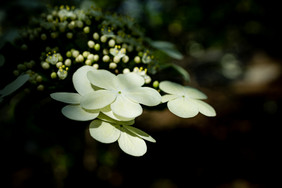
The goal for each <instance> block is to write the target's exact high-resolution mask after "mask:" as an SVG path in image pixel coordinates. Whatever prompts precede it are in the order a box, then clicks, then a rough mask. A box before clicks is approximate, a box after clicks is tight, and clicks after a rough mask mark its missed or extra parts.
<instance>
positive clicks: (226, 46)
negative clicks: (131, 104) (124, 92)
mask: <svg viewBox="0 0 282 188" xmlns="http://www.w3.org/2000/svg"><path fill="white" fill-rule="evenodd" d="M92 2H94V3H95V5H96V6H97V7H99V8H102V10H104V11H109V12H113V13H117V14H122V15H128V16H130V17H133V18H134V19H135V20H136V22H137V23H139V25H140V26H141V27H142V28H143V29H144V31H145V33H146V36H148V37H150V38H152V39H154V40H165V41H169V42H172V43H174V44H175V45H176V46H177V49H178V50H179V51H180V52H181V53H183V55H184V58H183V59H182V60H175V61H174V63H176V64H178V65H180V66H182V67H184V68H185V69H186V70H187V71H188V72H189V73H190V76H191V83H190V85H191V86H193V87H196V88H198V89H200V90H202V91H203V92H204V93H206V94H207V96H208V97H209V98H208V100H207V102H208V103H209V104H211V105H212V106H213V107H214V108H215V109H216V111H217V116H216V117H214V118H208V117H205V116H203V115H201V114H199V115H198V116H196V117H195V118H191V119H181V118H178V117H176V116H174V115H173V114H171V113H170V112H169V111H167V110H161V111H152V110H151V111H145V112H144V114H143V115H142V116H141V117H139V118H137V120H136V126H137V127H139V128H141V129H142V130H144V131H145V132H147V133H149V134H150V135H152V136H153V137H154V138H155V139H156V140H157V143H155V144H152V143H147V145H148V152H147V153H146V154H145V156H143V157H141V158H135V157H131V156H128V155H126V154H124V153H123V152H122V151H121V150H120V149H119V147H118V145H117V144H116V143H115V144H110V145H105V144H101V143H98V142H97V141H95V140H93V139H92V138H91V137H90V135H89V133H88V122H82V123H81V122H74V121H71V120H68V119H66V118H64V117H63V116H62V115H61V112H60V109H61V107H62V106H63V105H62V104H57V102H54V101H52V100H51V99H50V98H48V97H47V98H44V99H42V97H41V96H34V95H31V96H30V97H27V98H25V101H24V102H22V101H21V98H22V96H21V94H18V95H17V97H15V98H13V99H11V100H10V101H9V102H8V103H5V105H1V108H0V116H1V118H0V120H1V121H0V123H1V125H0V148H1V154H0V166H1V171H2V173H1V174H2V175H1V176H0V179H1V181H0V187H13V188H22V187H29V188H30V187H41V188H43V187H56V188H63V187H149V188H179V187H180V188H182V187H192V188H198V187H199V188H202V187H205V188H269V187H279V186H277V185H279V184H281V183H280V176H278V174H279V170H280V168H279V166H280V165H281V159H280V158H278V150H279V148H281V146H280V145H279V144H278V143H279V140H280V139H279V138H280V136H279V132H278V128H279V127H280V126H281V124H282V122H281V115H282V114H281V102H282V95H281V94H282V89H281V81H282V80H281V78H282V77H281V60H282V53H281V44H282V37H281V33H282V27H281V19H280V18H281V13H280V11H281V10H280V9H281V8H280V6H278V3H279V1H272V0H269V1H263V0H256V1H255V0H229V1H223V0H213V1H204V0H179V1H175V0H111V1H110V0H95V1H94V0H93V1H92ZM61 4H69V5H79V4H80V1H74V0H72V1H71V0H64V1H54V0H49V1H47V0H45V1H39V0H29V1H27V0H11V1H6V2H1V7H0V34H1V37H2V40H1V43H0V47H1V48H2V46H3V45H4V43H5V42H6V41H9V40H12V39H13V38H14V37H15V36H16V35H17V28H19V27H21V26H24V25H26V24H27V23H28V19H29V18H30V17H31V16H34V15H37V14H38V13H40V12H41V11H42V10H44V7H45V6H46V5H48V6H49V5H51V6H54V5H61ZM3 58H4V57H3V56H2V55H0V60H1V61H0V66H2V65H1V64H2V63H1V62H2V60H3ZM0 68H1V67H0ZM45 97H46V96H45ZM34 101H36V103H37V105H30V106H28V105H26V104H34V103H35V102H34ZM38 101H39V102H38ZM277 171H278V172H277Z"/></svg>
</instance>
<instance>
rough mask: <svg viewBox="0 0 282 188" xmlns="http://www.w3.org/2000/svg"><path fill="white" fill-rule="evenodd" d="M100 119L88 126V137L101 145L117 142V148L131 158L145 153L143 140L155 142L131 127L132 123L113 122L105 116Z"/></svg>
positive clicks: (145, 148)
mask: <svg viewBox="0 0 282 188" xmlns="http://www.w3.org/2000/svg"><path fill="white" fill-rule="evenodd" d="M99 118H100V119H96V120H93V121H92V122H91V123H90V126H89V132H90V135H91V136H92V137H93V138H94V139H95V140H97V141H99V142H102V143H107V144H108V143H113V142H115V141H118V145H119V147H120V148H121V149H122V150H123V151H124V152H125V153H127V154H129V155H132V156H142V155H144V154H145V153H146V151H147V146H146V143H145V141H144V140H147V141H150V142H156V140H155V139H154V138H152V137H151V136H150V135H148V134H147V133H145V132H143V131H141V130H140V129H137V128H135V127H133V126H131V125H132V124H133V123H134V120H132V121H124V122H122V121H115V120H112V119H110V118H108V117H106V116H103V115H102V116H99Z"/></svg>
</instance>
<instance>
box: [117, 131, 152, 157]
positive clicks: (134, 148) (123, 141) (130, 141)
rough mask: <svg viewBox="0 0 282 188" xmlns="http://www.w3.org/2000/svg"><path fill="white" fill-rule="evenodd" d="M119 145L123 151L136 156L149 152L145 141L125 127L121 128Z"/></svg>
mask: <svg viewBox="0 0 282 188" xmlns="http://www.w3.org/2000/svg"><path fill="white" fill-rule="evenodd" d="M118 145H119V147H120V148H121V149H122V151H124V152H125V153H127V154H129V155H132V156H136V157H138V156H142V155H144V154H145V153H146V152H147V145H146V143H145V141H144V140H143V139H141V138H139V137H138V136H136V135H134V134H133V133H132V132H130V131H128V130H127V129H124V128H121V134H120V137H119V139H118Z"/></svg>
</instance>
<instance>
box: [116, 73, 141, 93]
mask: <svg viewBox="0 0 282 188" xmlns="http://www.w3.org/2000/svg"><path fill="white" fill-rule="evenodd" d="M116 82H117V83H116V84H117V86H118V88H119V89H121V90H126V89H131V88H135V87H141V86H142V85H144V83H145V80H144V78H143V77H142V76H140V75H139V74H136V73H134V72H131V73H127V74H119V75H117V79H116Z"/></svg>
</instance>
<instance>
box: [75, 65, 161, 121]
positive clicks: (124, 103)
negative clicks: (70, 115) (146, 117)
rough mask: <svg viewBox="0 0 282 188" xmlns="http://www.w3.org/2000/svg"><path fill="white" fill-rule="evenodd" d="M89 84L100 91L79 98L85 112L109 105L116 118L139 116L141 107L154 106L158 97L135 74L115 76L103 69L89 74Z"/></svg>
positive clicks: (159, 96) (141, 78)
mask: <svg viewBox="0 0 282 188" xmlns="http://www.w3.org/2000/svg"><path fill="white" fill-rule="evenodd" d="M87 78H88V80H89V81H90V83H91V84H93V85H94V86H96V87H98V88H100V89H99V90H96V91H92V92H90V93H88V94H86V95H84V96H82V99H81V103H80V105H81V106H82V107H83V108H84V109H87V110H98V109H102V108H104V107H106V106H108V105H110V109H111V111H112V112H113V114H114V115H115V116H116V117H119V118H125V119H127V120H130V119H134V118H136V117H137V116H139V115H141V114H142V111H143V110H142V107H141V105H140V104H143V105H146V106H156V105H158V104H160V103H161V95H160V94H159V92H158V91H156V90H155V89H153V88H150V87H142V86H143V85H144V78H143V77H141V76H140V75H138V74H136V73H133V72H131V73H127V74H119V75H117V76H116V75H114V74H112V73H111V72H109V71H106V70H93V71H88V73H87Z"/></svg>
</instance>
